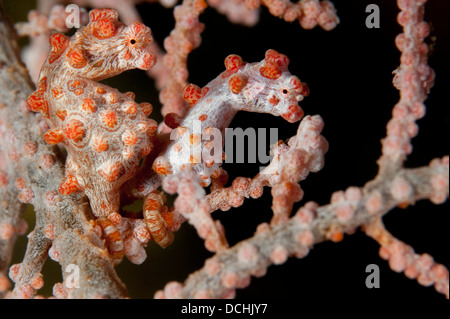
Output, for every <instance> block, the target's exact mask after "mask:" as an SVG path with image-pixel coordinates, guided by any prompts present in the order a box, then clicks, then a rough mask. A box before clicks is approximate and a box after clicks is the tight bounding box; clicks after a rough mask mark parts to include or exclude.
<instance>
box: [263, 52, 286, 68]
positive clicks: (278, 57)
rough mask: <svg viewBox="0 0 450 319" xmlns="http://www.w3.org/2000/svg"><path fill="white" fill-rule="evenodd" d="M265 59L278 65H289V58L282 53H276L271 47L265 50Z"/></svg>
mask: <svg viewBox="0 0 450 319" xmlns="http://www.w3.org/2000/svg"><path fill="white" fill-rule="evenodd" d="M265 61H267V62H274V63H276V64H277V65H278V66H288V65H289V58H288V57H287V56H285V55H284V54H281V53H278V52H277V51H275V50H273V49H269V50H267V51H266V55H265Z"/></svg>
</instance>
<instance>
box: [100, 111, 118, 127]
mask: <svg viewBox="0 0 450 319" xmlns="http://www.w3.org/2000/svg"><path fill="white" fill-rule="evenodd" d="M100 119H101V121H102V122H103V123H104V124H105V125H107V126H108V127H110V128H113V127H114V126H116V125H117V116H116V113H115V112H114V111H112V110H105V111H103V112H102V113H101V115H100Z"/></svg>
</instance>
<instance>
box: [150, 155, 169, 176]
mask: <svg viewBox="0 0 450 319" xmlns="http://www.w3.org/2000/svg"><path fill="white" fill-rule="evenodd" d="M152 168H153V170H154V171H155V172H156V173H158V174H160V175H163V176H166V175H170V174H172V173H173V172H172V166H171V165H170V163H169V161H168V160H167V159H166V158H165V157H164V156H158V157H157V158H156V159H155V161H154V162H153V166H152Z"/></svg>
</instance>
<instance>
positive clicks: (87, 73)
mask: <svg viewBox="0 0 450 319" xmlns="http://www.w3.org/2000/svg"><path fill="white" fill-rule="evenodd" d="M152 41H153V39H152V36H151V31H150V29H149V28H148V27H146V26H145V25H144V24H142V23H139V22H135V23H132V24H131V25H129V26H126V25H124V24H123V23H121V22H120V21H119V20H118V14H117V12H116V11H115V10H112V9H94V10H91V11H90V12H89V24H88V25H87V26H85V27H82V28H81V29H80V30H79V31H78V32H76V33H75V34H74V35H73V36H72V38H69V37H67V36H65V35H62V34H58V33H57V34H54V35H53V36H52V37H51V39H50V44H51V46H52V51H51V53H50V57H49V60H48V62H49V64H52V63H54V62H57V61H60V65H61V64H62V65H61V66H62V67H64V68H66V69H67V70H69V71H70V72H71V73H73V74H74V76H75V75H76V76H82V77H85V78H89V79H92V80H94V81H98V80H102V79H105V78H109V77H112V76H115V75H117V74H119V73H121V72H123V71H126V70H130V69H136V68H138V69H142V70H148V69H150V68H151V67H152V66H153V65H154V64H155V62H156V60H155V56H154V54H153V53H152V52H151V51H150V49H149V45H150V43H151V42H152Z"/></svg>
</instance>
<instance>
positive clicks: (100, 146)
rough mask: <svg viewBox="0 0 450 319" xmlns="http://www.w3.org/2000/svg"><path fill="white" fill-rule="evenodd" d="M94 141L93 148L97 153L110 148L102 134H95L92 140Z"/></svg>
mask: <svg viewBox="0 0 450 319" xmlns="http://www.w3.org/2000/svg"><path fill="white" fill-rule="evenodd" d="M91 141H92V142H91V143H92V148H93V149H94V151H96V152H97V153H101V152H105V151H107V150H108V149H109V144H108V142H107V141H106V140H105V139H104V138H103V137H101V136H95V137H93V138H92V140H91Z"/></svg>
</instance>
